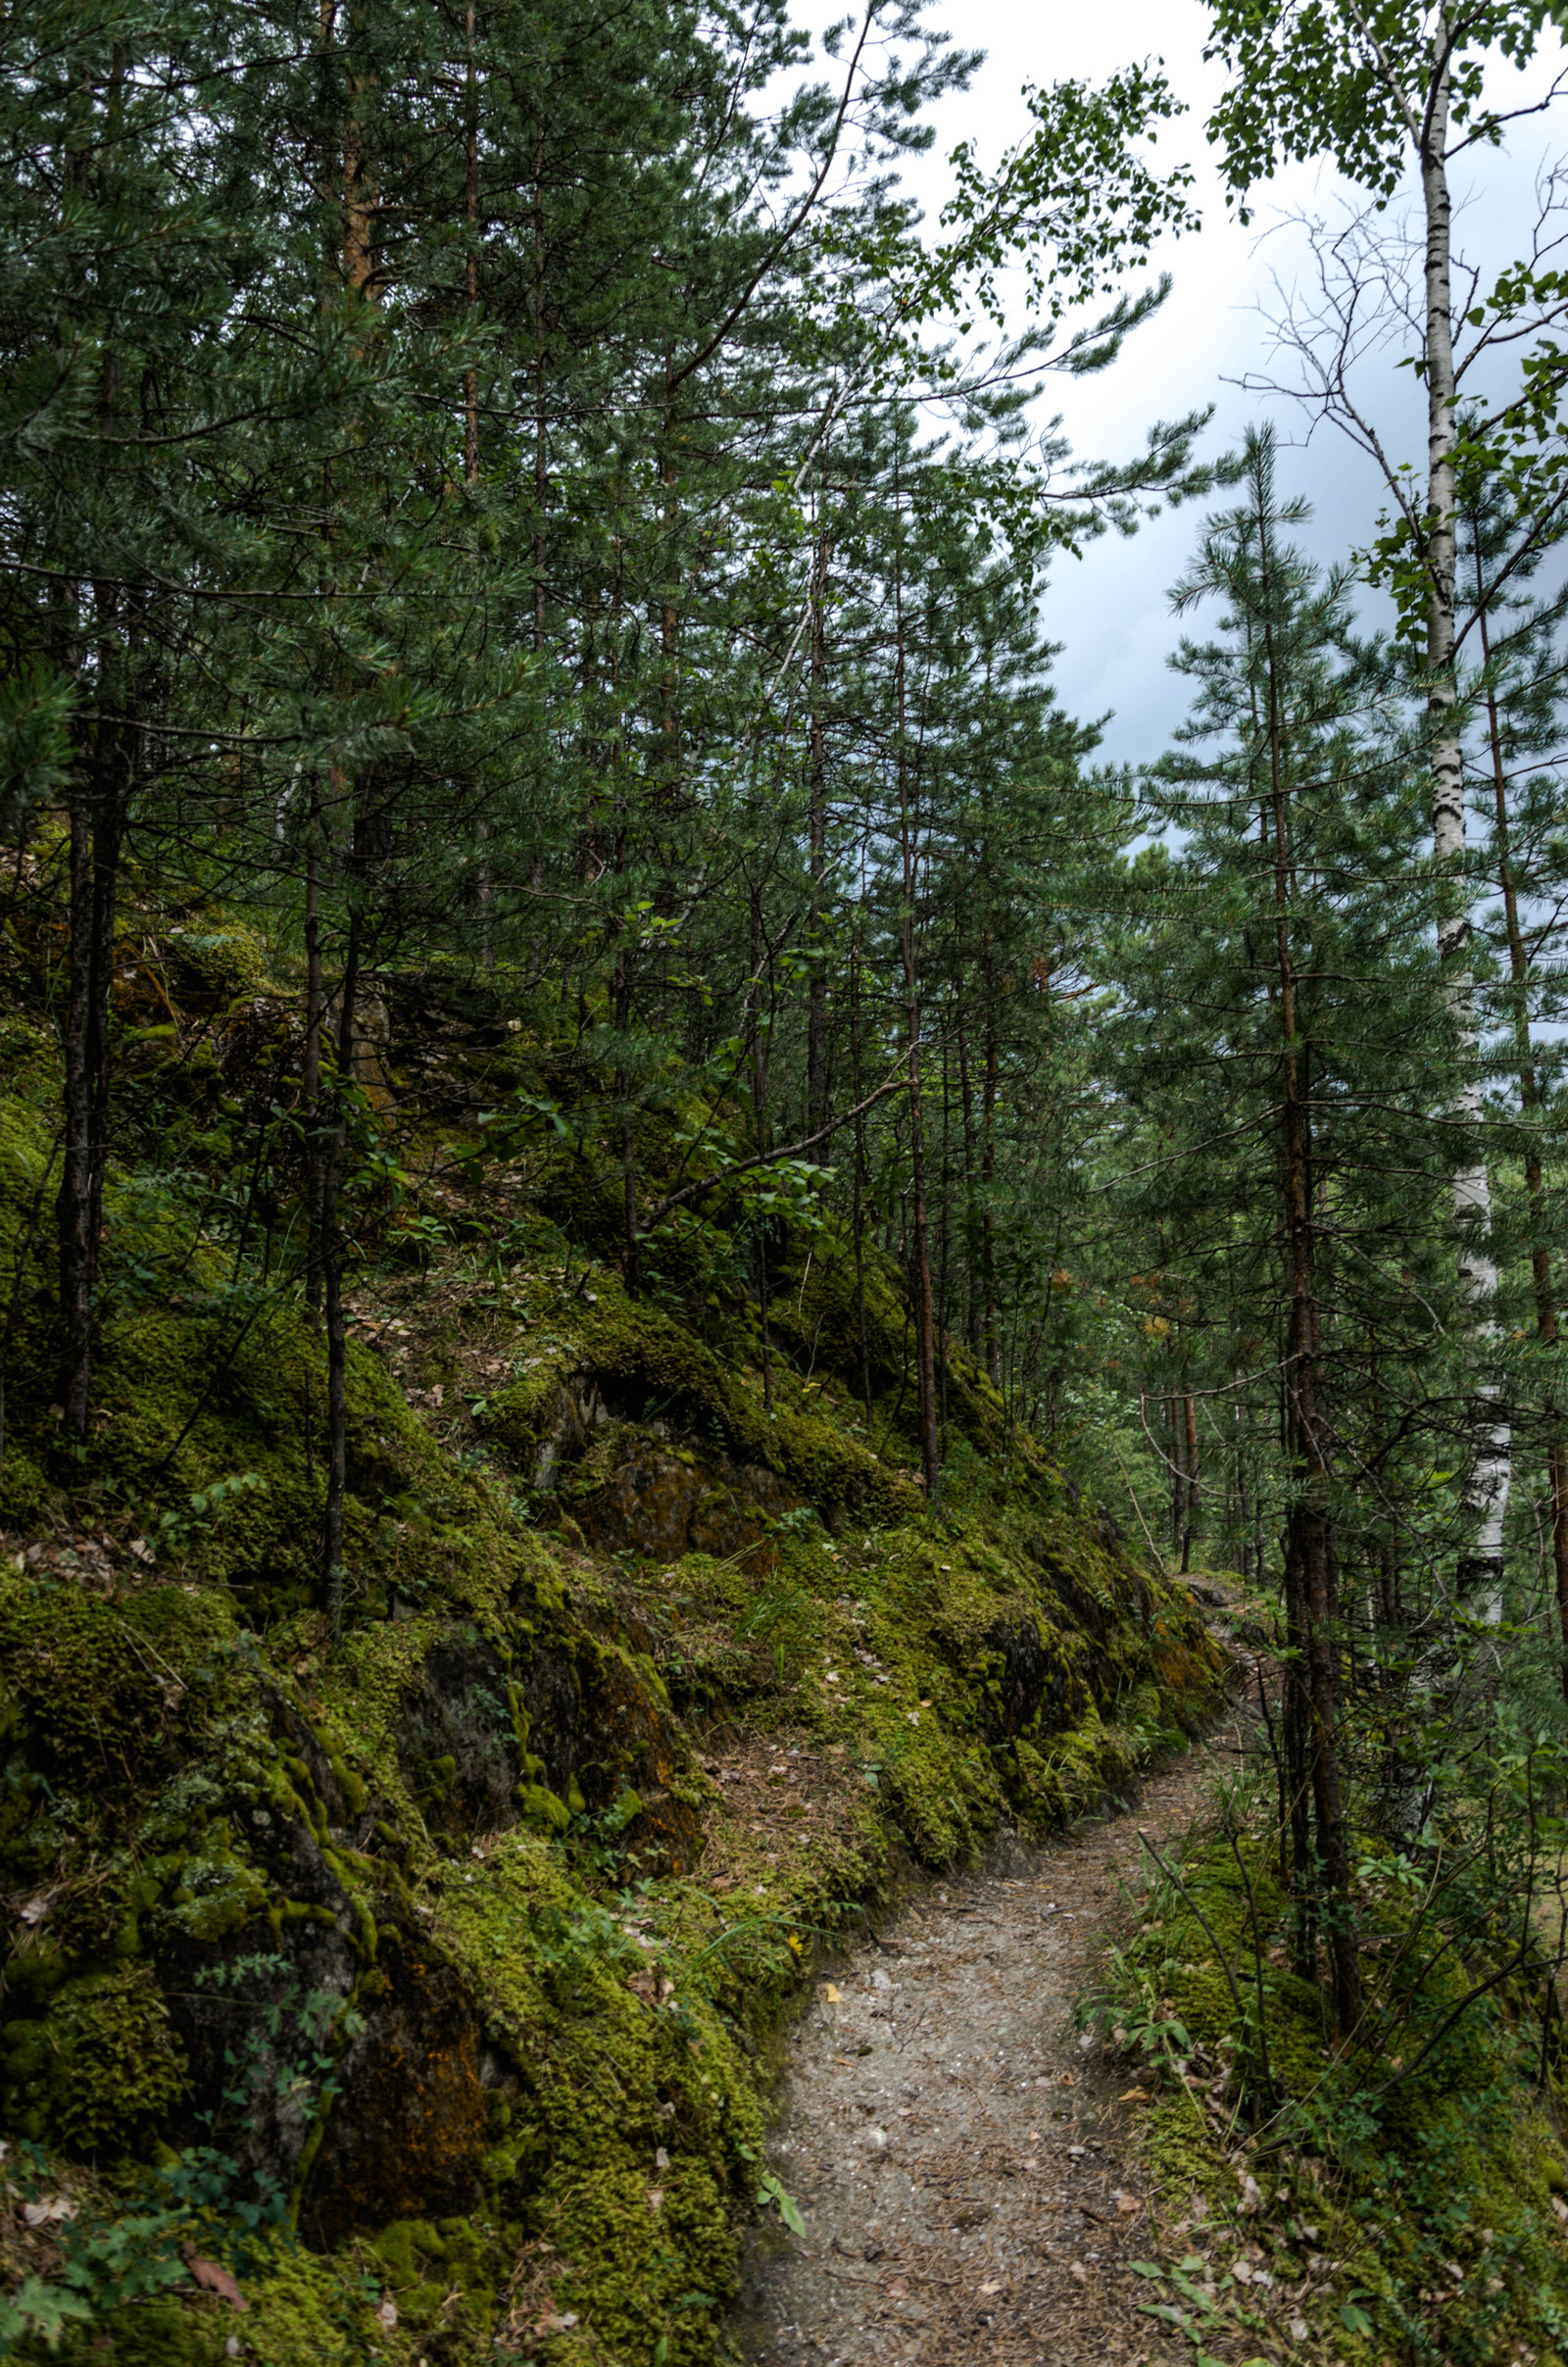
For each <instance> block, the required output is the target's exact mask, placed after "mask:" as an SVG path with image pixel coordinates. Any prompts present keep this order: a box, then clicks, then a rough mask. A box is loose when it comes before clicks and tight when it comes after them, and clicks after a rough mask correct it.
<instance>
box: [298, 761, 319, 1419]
mask: <svg viewBox="0 0 1568 2367" xmlns="http://www.w3.org/2000/svg"><path fill="white" fill-rule="evenodd" d="M301 1087H302V1098H303V1101H304V1104H305V1198H306V1208H305V1222H306V1247H305V1304H306V1307H307V1308H308V1309H309V1312H310V1316H311V1320H312V1322H313V1323H319V1320H320V1313H321V1178H322V1172H323V1162H322V1144H321V792H320V786H319V783H318V782H317V781H316V780H315V779H314V778H313V780H312V783H311V840H310V845H309V847H308V848H307V850H306V856H305V1060H304V1075H303V1077H302V1079H301ZM306 1386H307V1388H309V1386H310V1384H309V1382H307V1384H306ZM308 1420H309V1416H308V1415H307V1421H308ZM309 1452H310V1450H309V1444H308V1443H307V1449H306V1453H307V1456H308V1455H309Z"/></svg>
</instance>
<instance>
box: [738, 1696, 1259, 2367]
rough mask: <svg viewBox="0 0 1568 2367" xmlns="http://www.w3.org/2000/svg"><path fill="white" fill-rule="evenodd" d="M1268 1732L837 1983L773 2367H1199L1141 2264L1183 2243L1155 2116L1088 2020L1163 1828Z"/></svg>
mask: <svg viewBox="0 0 1568 2367" xmlns="http://www.w3.org/2000/svg"><path fill="white" fill-rule="evenodd" d="M1235 1714H1236V1717H1237V1719H1238V1720H1239V1721H1240V1720H1245V1716H1246V1711H1245V1695H1244V1696H1242V1697H1241V1699H1240V1700H1239V1701H1238V1707H1237V1711H1236V1713H1235ZM1246 1731H1247V1729H1246V1727H1245V1726H1244V1725H1242V1724H1240V1723H1238V1724H1235V1725H1231V1726H1228V1727H1227V1726H1222V1727H1220V1728H1219V1729H1217V1730H1216V1731H1215V1732H1213V1733H1211V1734H1210V1736H1209V1737H1208V1739H1207V1741H1206V1742H1205V1743H1202V1744H1200V1745H1199V1746H1197V1747H1196V1748H1195V1749H1194V1750H1193V1751H1189V1752H1188V1753H1187V1754H1186V1755H1185V1756H1184V1757H1183V1758H1182V1759H1181V1760H1180V1761H1179V1762H1178V1763H1177V1764H1176V1765H1175V1766H1174V1767H1172V1768H1171V1769H1169V1770H1168V1771H1167V1772H1166V1773H1164V1774H1163V1775H1158V1776H1155V1777H1152V1778H1151V1779H1150V1781H1149V1782H1148V1783H1147V1784H1146V1785H1145V1787H1144V1790H1143V1794H1142V1797H1141V1799H1140V1800H1139V1801H1138V1804H1137V1806H1136V1808H1135V1809H1134V1810H1132V1811H1130V1812H1128V1813H1126V1814H1120V1815H1112V1816H1107V1817H1101V1818H1093V1819H1088V1820H1086V1821H1085V1822H1084V1823H1082V1824H1080V1825H1078V1826H1076V1827H1075V1828H1074V1829H1073V1831H1072V1832H1071V1833H1069V1834H1068V1835H1067V1836H1065V1837H1064V1838H1063V1839H1062V1840H1061V1841H1060V1842H1059V1843H1057V1844H1056V1845H1055V1846H1054V1847H1052V1848H1050V1849H1042V1850H1027V1849H1023V1848H1022V1847H1021V1846H1020V1845H1012V1846H1011V1847H1010V1848H1007V1849H1004V1850H1003V1851H1001V1852H999V1853H998V1854H997V1855H996V1856H995V1857H994V1858H993V1860H992V1862H991V1864H990V1865H989V1866H988V1867H987V1869H986V1870H985V1871H984V1872H983V1873H975V1874H967V1875H962V1876H959V1877H957V1878H955V1879H951V1880H948V1881H946V1882H943V1883H939V1884H936V1885H934V1886H933V1887H931V1888H930V1889H928V1890H926V1891H925V1892H924V1893H923V1894H921V1895H920V1896H919V1897H917V1898H915V1899H911V1900H910V1901H909V1902H908V1903H907V1905H905V1907H904V1908H903V1909H902V1910H901V1912H900V1913H899V1914H898V1916H897V1917H896V1918H895V1919H894V1920H893V1921H891V1922H890V1923H889V1924H888V1925H887V1926H886V1927H885V1928H884V1929H883V1931H882V1932H881V1934H880V1936H879V1937H878V1938H877V1939H875V1940H873V1941H870V1942H868V1943H867V1945H866V1946H865V1947H863V1948H859V1949H858V1950H857V1951H856V1952H855V1953H854V1954H852V1955H851V1956H849V1957H848V1958H847V1959H844V1960H842V1961H841V1962H840V1964H839V1965H838V1967H837V1968H836V1969H833V1970H831V1971H828V1972H825V1973H824V1974H823V1975H822V1976H821V1977H820V1978H819V1980H818V1982H817V1984H816V1988H815V1994H814V1996H813V1998H812V2001H811V2003H810V2005H809V2008H808V2010H807V2012H806V2014H805V2016H804V2018H803V2020H802V2021H801V2022H800V2024H799V2025H798V2026H797V2029H796V2031H795V2034H794V2037H793V2039H792V2042H791V2051H790V2063H789V2071H788V2075H787V2080H786V2085H785V2090H784V2113H783V2117H782V2119H781V2120H780V2122H779V2124H778V2126H777V2127H776V2129H775V2131H774V2133H773V2136H772V2138H771V2140H770V2143H769V2148H768V2157H769V2165H770V2167H771V2168H772V2169H773V2171H774V2172H775V2173H776V2175H777V2177H778V2178H779V2180H780V2182H781V2183H782V2185H783V2186H784V2187H785V2188H786V2189H787V2190H788V2191H789V2192H790V2194H793V2195H794V2196H795V2198H796V2199H797V2201H798V2202H799V2204H800V2208H801V2211H802V2214H803V2216H804V2219H805V2222H806V2235H805V2237H804V2239H798V2238H795V2237H785V2236H783V2234H782V2232H781V2231H780V2232H777V2233H773V2232H767V2233H764V2234H763V2235H762V2236H760V2238H759V2240H758V2241H757V2243H756V2244H754V2247H753V2252H752V2257H751V2260H750V2262H749V2266H748V2272H747V2277H746V2283H745V2288H744V2291H743V2293H742V2297H741V2302H740V2305H739V2310H738V2313H737V2317H736V2320H735V2324H734V2333H735V2337H736V2340H737V2342H738V2343H739V2345H740V2349H741V2352H742V2355H743V2356H744V2357H745V2358H746V2359H747V2360H748V2361H750V2362H752V2363H753V2367H960V2363H962V2362H967V2361H971V2360H973V2361H981V2360H984V2361H986V2362H989V2363H995V2367H1101V2362H1118V2363H1121V2362H1124V2363H1125V2367H1135V2362H1155V2361H1158V2362H1165V2361H1167V2360H1171V2361H1174V2360H1175V2359H1177V2358H1178V2357H1179V2358H1182V2359H1190V2357H1191V2352H1190V2350H1189V2349H1188V2346H1187V2345H1186V2343H1185V2342H1181V2341H1180V2340H1176V2339H1173V2340H1171V2341H1169V2342H1167V2341H1166V2340H1165V2339H1164V2337H1163V2334H1162V2331H1161V2329H1160V2328H1159V2327H1158V2325H1157V2324H1156V2323H1155V2322H1153V2321H1152V2320H1151V2319H1150V2318H1149V2317H1148V2316H1145V2315H1141V2314H1140V2311H1139V2306H1138V2305H1139V2303H1140V2301H1147V2300H1149V2299H1150V2298H1151V2297H1152V2296H1151V2293H1150V2289H1149V2286H1148V2283H1147V2282H1146V2281H1145V2280H1144V2279H1142V2278H1140V2277H1139V2276H1138V2275H1137V2274H1136V2273H1135V2272H1134V2271H1133V2270H1132V2269H1131V2268H1130V2266H1129V2265H1128V2264H1129V2263H1130V2262H1131V2261H1133V2260H1137V2259H1140V2258H1143V2259H1147V2258H1149V2257H1150V2255H1151V2252H1152V2250H1153V2249H1154V2248H1156V2247H1157V2242H1158V2238H1157V2234H1156V2231H1155V2230H1154V2228H1153V2227H1152V2224H1151V2219H1150V2208H1149V2198H1148V2197H1147V2195H1146V2194H1145V2191H1144V2186H1145V2182H1144V2180H1143V2177H1142V2174H1141V2170H1140V2166H1139V2145H1138V2126H1137V2124H1138V2116H1139V2113H1140V2111H1141V2109H1142V2105H1143V2102H1144V2100H1145V2098H1144V2097H1143V2096H1141V2094H1140V2093H1139V2091H1138V2087H1137V2076H1136V2073H1135V2072H1130V2071H1129V2070H1128V2068H1127V2065H1126V2063H1125V2062H1124V2061H1123V2062H1113V2061H1111V2060H1109V2059H1108V2058H1107V2057H1106V2056H1105V2055H1104V2053H1103V2050H1102V2049H1101V2048H1100V2046H1098V2045H1095V2044H1093V2043H1092V2041H1090V2040H1086V2039H1083V2038H1081V2037H1080V2036H1079V2034H1078V2032H1077V2031H1076V2030H1075V2029H1074V2027H1073V2019H1072V2008H1073V2004H1074V2000H1075V1999H1076V1997H1078V1996H1079V1995H1080V1994H1081V1993H1082V1991H1083V1990H1084V1989H1085V1988H1086V1987H1087V1986H1088V1985H1089V1983H1090V1982H1091V1981H1092V1979H1093V1977H1094V1973H1095V1970H1096V1967H1097V1964H1098V1962H1099V1960H1100V1958H1101V1957H1102V1956H1103V1952H1104V1948H1105V1946H1106V1943H1107V1941H1108V1940H1110V1939H1112V1938H1114V1937H1115V1936H1116V1934H1117V1933H1118V1932H1119V1931H1122V1930H1125V1928H1126V1927H1127V1924H1128V1922H1129V1920H1130V1917H1131V1914H1132V1912H1133V1904H1134V1897H1135V1892H1134V1885H1135V1884H1136V1886H1137V1891H1138V1892H1141V1891H1142V1887H1143V1886H1142V1880H1141V1869H1142V1864H1143V1863H1144V1862H1145V1861H1144V1857H1143V1849H1142V1845H1141V1843H1140V1841H1139V1838H1138V1834H1139V1828H1140V1827H1142V1828H1144V1829H1145V1830H1146V1831H1148V1832H1149V1833H1150V1834H1151V1835H1152V1838H1153V1839H1154V1841H1155V1843H1156V1844H1157V1845H1158V1846H1159V1847H1160V1848H1161V1849H1164V1848H1165V1845H1166V1844H1167V1843H1168V1842H1171V1841H1175V1840H1179V1838H1180V1836H1181V1835H1183V1834H1184V1833H1185V1832H1186V1831H1187V1829H1188V1827H1189V1826H1190V1825H1191V1823H1192V1822H1193V1819H1194V1817H1195V1816H1196V1815H1197V1814H1198V1813H1199V1811H1200V1809H1201V1806H1202V1805H1203V1803H1204V1800H1205V1799H1206V1796H1207V1795H1208V1793H1209V1791H1210V1789H1211V1787H1212V1782H1213V1778H1214V1775H1215V1773H1216V1772H1217V1770H1218V1768H1220V1767H1224V1766H1229V1767H1234V1765H1235V1763H1236V1762H1235V1758H1234V1755H1233V1754H1234V1752H1235V1751H1237V1749H1238V1748H1239V1747H1240V1745H1241V1743H1242V1740H1243V1735H1244V1733H1245V1732H1246Z"/></svg>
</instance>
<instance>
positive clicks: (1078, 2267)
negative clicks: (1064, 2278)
mask: <svg viewBox="0 0 1568 2367" xmlns="http://www.w3.org/2000/svg"><path fill="white" fill-rule="evenodd" d="M1067 2274H1068V2276H1069V2277H1071V2278H1072V2280H1073V2282H1074V2283H1075V2284H1077V2285H1087V2284H1088V2282H1089V2271H1088V2269H1086V2268H1085V2266H1084V2264H1083V2262H1082V2261H1081V2260H1075V2261H1074V2262H1073V2264H1072V2266H1071V2268H1070V2269H1069V2270H1068V2271H1067Z"/></svg>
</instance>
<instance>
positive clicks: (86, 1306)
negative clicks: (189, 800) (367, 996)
mask: <svg viewBox="0 0 1568 2367" xmlns="http://www.w3.org/2000/svg"><path fill="white" fill-rule="evenodd" d="M129 796H130V754H129V746H128V740H127V736H126V734H125V732H124V730H123V727H122V726H121V725H120V724H119V723H118V722H117V721H116V720H114V719H113V718H112V717H108V716H105V717H102V718H101V719H100V720H99V721H98V722H97V723H96V724H95V725H94V726H93V729H92V739H91V743H90V747H89V748H88V750H87V751H86V752H85V755H84V758H83V761H82V762H81V764H78V765H77V766H76V767H75V768H74V770H73V774H72V786H71V790H70V829H71V845H70V945H71V985H70V999H69V1002H68V1005H67V1015H66V1029H65V1046H64V1051H65V1085H64V1096H63V1100H64V1121H65V1122H64V1139H63V1144H62V1153H63V1158H62V1166H61V1177H60V1193H59V1198H58V1200H57V1202H56V1216H57V1224H58V1231H59V1245H60V1311H61V1316H62V1319H63V1323H64V1329H65V1342H64V1349H65V1355H64V1365H63V1370H62V1375H61V1393H62V1402H63V1405H64V1407H65V1429H66V1435H67V1436H68V1437H70V1438H72V1439H74V1440H75V1441H77V1443H78V1444H80V1443H84V1442H85V1440H86V1438H87V1434H88V1426H89V1421H90V1418H91V1403H90V1401H91V1394H92V1361H93V1333H94V1300H95V1296H96V1293H97V1286H98V1255H99V1245H100V1242H101V1240H102V1235H103V1194H104V1173H105V1169H106V1167H107V1165H108V1159H109V1104H110V1084H111V1065H112V1063H111V1048H110V1040H109V1017H110V990H111V987H112V986H113V983H114V964H115V904H116V895H117V890H118V886H119V877H120V850H121V842H122V840H123V835H124V826H125V811H126V807H127V805H128V802H129Z"/></svg>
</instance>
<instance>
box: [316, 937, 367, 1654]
mask: <svg viewBox="0 0 1568 2367" xmlns="http://www.w3.org/2000/svg"><path fill="white" fill-rule="evenodd" d="M360 934H361V924H360V915H359V912H358V911H357V910H356V911H353V912H351V913H350V915H349V935H348V945H347V948H346V951H345V954H344V960H343V977H342V981H341V984H340V986H339V989H338V993H339V1002H338V1017H337V1051H336V1066H335V1070H334V1074H333V1078H332V1090H331V1103H332V1125H331V1128H330V1130H329V1132H328V1134H327V1137H326V1143H325V1153H324V1158H323V1160H322V1169H321V1280H322V1288H323V1297H324V1300H325V1310H326V1455H327V1461H326V1504H325V1507H324V1509H323V1511H322V1515H321V1573H322V1578H323V1581H324V1584H325V1591H326V1606H327V1610H328V1613H329V1614H330V1617H331V1621H332V1633H333V1635H334V1636H337V1635H340V1634H341V1633H342V1629H343V1498H344V1494H345V1492H346V1490H347V1487H348V1330H347V1325H346V1323H345V1320H344V1313H343V1240H342V1228H341V1225H340V1223H339V1205H340V1200H341V1195H342V1188H343V1163H344V1159H345V1156H346V1154H347V1151H348V1129H349V1113H348V1101H347V1093H348V1085H349V1079H350V1078H351V1076H352V1075H353V1069H354V1006H355V1001H356V998H357V996H358V993H359V984H360Z"/></svg>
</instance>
